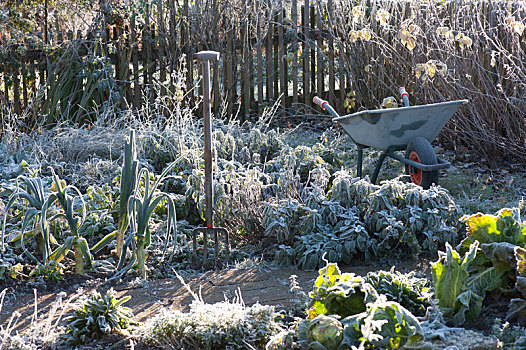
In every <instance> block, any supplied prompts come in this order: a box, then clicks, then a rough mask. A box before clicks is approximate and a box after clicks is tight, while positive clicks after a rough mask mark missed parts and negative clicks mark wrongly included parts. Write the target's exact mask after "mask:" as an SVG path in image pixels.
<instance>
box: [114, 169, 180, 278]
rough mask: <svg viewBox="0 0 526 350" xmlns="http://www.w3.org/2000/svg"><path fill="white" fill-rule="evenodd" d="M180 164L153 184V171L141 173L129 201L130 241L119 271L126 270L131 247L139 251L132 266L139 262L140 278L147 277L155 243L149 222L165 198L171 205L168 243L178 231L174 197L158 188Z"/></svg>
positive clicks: (122, 257) (125, 245) (169, 208)
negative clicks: (148, 258) (148, 251)
mask: <svg viewBox="0 0 526 350" xmlns="http://www.w3.org/2000/svg"><path fill="white" fill-rule="evenodd" d="M176 163H177V161H175V162H173V163H172V164H170V165H169V166H168V167H166V168H165V169H164V171H163V172H162V173H161V175H160V176H159V178H157V180H156V181H155V182H154V183H153V184H151V183H150V176H151V173H150V171H148V169H146V168H143V169H141V170H140V172H139V175H138V176H137V178H136V186H135V189H134V191H133V194H132V195H131V196H130V198H129V201H128V211H127V215H128V218H129V222H130V228H131V230H130V231H131V232H130V235H129V236H128V238H127V240H126V243H125V244H124V245H123V250H122V253H121V256H120V260H119V265H118V267H117V270H120V269H122V267H123V266H124V262H125V260H126V251H127V249H128V248H130V249H132V250H135V252H134V253H135V254H134V257H133V258H132V260H131V262H130V264H128V266H132V264H133V261H134V260H135V259H136V260H137V270H138V273H139V275H140V276H141V277H142V278H146V266H145V258H146V249H147V248H148V247H149V246H150V243H151V233H150V226H149V221H150V218H151V216H152V214H153V211H154V209H155V208H156V207H157V205H158V204H159V203H160V202H161V200H163V199H165V200H166V202H167V205H168V218H167V229H166V237H167V239H166V240H165V242H168V236H169V235H170V233H171V232H172V230H173V232H175V226H176V221H177V219H176V214H175V202H174V199H173V198H172V196H171V195H170V194H168V193H165V192H161V191H159V190H158V188H159V186H160V185H161V183H162V181H163V180H164V179H165V178H166V176H167V175H168V173H169V172H170V171H171V170H172V168H173V167H174V166H175V164H176ZM141 183H144V189H142V188H141ZM165 249H166V246H165Z"/></svg>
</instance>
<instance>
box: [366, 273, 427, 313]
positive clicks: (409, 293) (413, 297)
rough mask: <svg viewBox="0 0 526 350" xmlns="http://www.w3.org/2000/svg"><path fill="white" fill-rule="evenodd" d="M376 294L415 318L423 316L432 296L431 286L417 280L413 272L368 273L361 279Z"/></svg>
mask: <svg viewBox="0 0 526 350" xmlns="http://www.w3.org/2000/svg"><path fill="white" fill-rule="evenodd" d="M363 279H364V281H365V282H366V283H369V284H370V285H371V286H373V288H374V289H375V290H376V291H377V292H378V294H383V295H385V296H386V298H387V300H389V301H396V302H397V303H399V304H401V305H402V306H404V307H405V308H406V309H408V310H409V311H411V313H412V314H414V315H417V316H424V315H425V313H426V309H427V307H429V306H430V299H431V297H432V295H433V293H432V286H431V283H430V281H429V280H428V279H426V278H418V277H416V276H415V272H414V271H411V272H409V273H407V274H403V273H400V272H399V271H395V269H394V267H393V268H391V270H390V271H375V272H369V273H368V274H367V275H366V276H365V277H363Z"/></svg>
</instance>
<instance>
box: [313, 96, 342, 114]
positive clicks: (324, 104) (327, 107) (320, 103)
mask: <svg viewBox="0 0 526 350" xmlns="http://www.w3.org/2000/svg"><path fill="white" fill-rule="evenodd" d="M312 102H314V104H317V105H318V106H320V107H321V109H324V110H327V111H328V112H329V113H330V114H331V115H332V116H333V117H334V118H339V117H340V115H339V114H338V113H336V111H335V110H334V108H332V106H331V105H330V104H329V102H327V101H325V100H323V99H321V98H319V97H318V96H314V98H313V99H312Z"/></svg>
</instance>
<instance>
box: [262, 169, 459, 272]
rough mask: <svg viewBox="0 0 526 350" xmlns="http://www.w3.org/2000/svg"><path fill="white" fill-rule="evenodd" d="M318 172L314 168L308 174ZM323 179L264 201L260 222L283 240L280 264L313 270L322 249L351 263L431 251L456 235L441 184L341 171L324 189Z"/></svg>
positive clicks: (319, 262) (453, 207) (448, 199)
mask: <svg viewBox="0 0 526 350" xmlns="http://www.w3.org/2000/svg"><path fill="white" fill-rule="evenodd" d="M320 172H321V171H320V168H316V169H314V170H313V171H312V172H311V177H312V178H313V179H317V178H318V177H320V176H318V173H320ZM321 178H322V181H313V182H312V183H311V185H310V186H308V187H306V188H305V189H303V191H302V196H301V198H300V200H297V199H290V198H289V199H288V200H281V201H277V202H269V203H266V208H265V210H264V212H263V222H262V223H263V226H264V227H265V228H266V229H265V233H266V234H267V235H271V236H274V237H276V238H277V240H278V243H281V245H280V246H279V248H278V251H277V254H276V257H277V260H278V262H279V263H281V264H284V265H296V266H299V267H301V268H303V269H315V268H317V267H319V266H321V265H322V264H323V261H322V258H321V257H322V256H323V254H324V253H327V258H328V260H329V261H331V262H340V261H343V262H345V263H349V262H350V261H351V259H352V258H353V257H355V256H357V255H358V256H364V257H365V258H366V259H371V258H375V257H380V256H384V255H385V253H386V252H393V250H395V252H407V253H410V254H412V255H416V254H418V253H419V252H420V251H422V250H429V251H435V250H437V249H438V247H440V246H443V245H444V244H445V243H446V242H455V241H456V240H457V237H458V230H459V228H458V221H457V219H458V217H459V212H458V208H457V206H456V205H455V203H454V202H453V200H452V198H451V197H450V196H449V194H448V192H447V191H446V190H444V189H442V188H440V187H432V188H430V189H429V190H424V189H422V188H421V187H418V186H415V185H413V184H406V183H402V182H400V181H398V180H392V181H385V182H383V183H382V184H381V185H380V186H378V185H373V184H371V183H369V182H368V180H367V179H359V178H354V177H352V176H351V175H349V174H348V173H347V172H345V171H340V172H337V173H335V178H334V180H333V181H332V184H331V185H330V186H329V187H330V189H329V190H328V191H327V192H325V190H324V187H325V186H323V183H324V182H323V178H324V177H323V176H322V177H321ZM319 184H321V185H319Z"/></svg>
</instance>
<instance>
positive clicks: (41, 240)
mask: <svg viewBox="0 0 526 350" xmlns="http://www.w3.org/2000/svg"><path fill="white" fill-rule="evenodd" d="M56 199H57V196H56V195H55V194H54V193H50V191H49V190H47V191H46V189H45V188H44V185H43V183H42V179H40V178H38V177H36V178H30V177H26V176H19V177H18V179H17V185H16V190H15V191H14V192H13V193H12V194H11V196H10V197H9V200H8V202H7V205H6V207H5V214H4V220H3V225H2V233H1V238H0V241H1V250H2V253H3V252H5V236H6V221H7V213H8V211H9V209H10V208H11V207H13V205H15V204H16V203H17V201H18V200H23V201H25V205H26V206H27V210H26V212H25V214H24V219H23V222H22V229H21V232H20V234H18V235H17V236H16V237H15V238H14V239H12V240H11V243H13V244H20V247H21V248H22V251H23V252H24V254H26V255H27V256H28V257H29V258H30V259H31V260H32V261H34V262H35V263H37V264H41V263H40V261H39V260H38V259H37V258H36V257H35V256H34V255H33V254H32V253H31V252H29V250H27V248H26V246H25V244H26V243H27V242H29V241H30V240H31V239H32V238H35V237H36V239H37V247H38V248H37V249H38V250H39V251H40V253H41V254H42V259H43V261H44V264H46V262H47V261H48V259H49V257H50V255H51V244H52V243H56V241H55V238H54V237H53V236H52V235H51V233H50V229H49V222H48V220H47V216H48V211H49V210H50V208H51V207H52V206H53V203H54V202H55V200H56ZM31 225H33V226H34V227H35V228H34V229H32V230H30V231H28V229H29V228H30V227H31ZM39 234H40V236H39Z"/></svg>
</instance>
